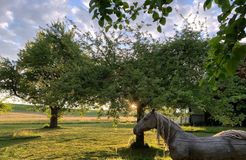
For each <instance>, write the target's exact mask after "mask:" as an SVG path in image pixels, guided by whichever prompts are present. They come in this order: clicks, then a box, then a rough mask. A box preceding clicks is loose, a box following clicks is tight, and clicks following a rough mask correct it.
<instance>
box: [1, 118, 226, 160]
mask: <svg viewBox="0 0 246 160" xmlns="http://www.w3.org/2000/svg"><path fill="white" fill-rule="evenodd" d="M61 126H62V128H61V129H55V130H51V129H42V127H43V124H42V123H31V122H30V123H12V124H10V123H8V124H5V123H1V124H0V159H1V160H5V159H6V160H9V159H11V160H12V159H95V160H96V159H146V160H147V159H170V158H163V148H162V145H161V146H158V145H157V142H156V134H155V131H149V132H146V142H147V143H148V144H149V145H150V147H151V148H150V149H145V150H132V149H129V144H130V143H131V140H132V139H133V137H134V136H133V134H132V127H133V124H132V123H120V124H119V125H118V127H117V128H115V127H113V126H112V123H111V122H93V121H92V122H71V123H68V122H66V123H62V124H61ZM184 129H185V130H186V131H192V132H193V133H195V134H196V135H199V136H208V135H211V134H214V133H217V132H218V131H221V130H224V129H228V128H223V127H210V128H203V127H184Z"/></svg>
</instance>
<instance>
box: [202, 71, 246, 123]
mask: <svg viewBox="0 0 246 160" xmlns="http://www.w3.org/2000/svg"><path fill="white" fill-rule="evenodd" d="M245 91H246V87H245V80H243V79H241V78H239V77H237V76H234V77H231V78H227V80H224V81H222V80H221V81H220V83H219V87H218V90H216V91H213V90H211V89H207V90H206V94H207V98H208V97H209V98H208V99H207V100H208V101H207V102H206V104H207V106H205V109H206V110H207V111H208V112H209V113H210V114H211V115H212V116H213V118H214V119H215V120H218V121H220V122H221V123H222V124H223V125H229V126H235V125H239V126H241V125H242V122H243V121H245V120H246V107H245V100H246V95H245ZM205 99H206V98H204V101H205Z"/></svg>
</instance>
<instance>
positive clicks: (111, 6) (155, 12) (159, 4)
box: [89, 0, 246, 84]
mask: <svg viewBox="0 0 246 160" xmlns="http://www.w3.org/2000/svg"><path fill="white" fill-rule="evenodd" d="M171 2H172V0H165V1H163V0H144V1H143V3H140V2H137V1H134V2H126V1H122V0H107V2H105V1H100V0H91V1H90V9H89V12H93V17H92V19H95V18H96V19H98V24H99V25H100V26H101V27H104V26H106V27H105V29H106V31H107V30H109V28H110V27H111V26H113V27H114V28H115V29H117V28H119V29H122V28H123V27H122V26H124V25H125V24H129V23H130V20H133V21H134V20H135V19H136V18H137V16H139V14H140V13H141V14H142V13H143V14H149V15H151V16H152V19H153V22H156V23H157V31H158V32H161V31H162V27H161V26H162V25H165V23H166V17H167V16H168V15H169V13H170V12H171V11H172V7H171V6H170V5H169V4H170V3H171ZM213 2H215V3H216V4H217V6H218V7H219V8H220V9H221V10H222V13H221V14H220V15H218V16H217V18H218V21H219V23H220V30H219V32H218V33H217V36H216V37H214V38H213V39H211V41H210V46H211V49H210V53H209V56H208V61H207V66H206V68H207V74H206V76H205V77H204V81H205V80H208V81H209V82H211V84H215V81H216V79H217V78H224V77H225V76H227V75H230V74H233V73H234V72H235V70H236V69H237V67H238V64H240V63H241V62H242V60H244V58H245V54H246V45H245V44H240V43H239V41H240V40H241V39H243V38H245V34H246V33H245V26H246V19H245V13H246V3H245V1H244V0H233V1H229V0H206V1H205V2H204V9H210V8H211V6H212V3H213ZM113 17H116V18H113ZM105 22H107V24H106V23H105Z"/></svg>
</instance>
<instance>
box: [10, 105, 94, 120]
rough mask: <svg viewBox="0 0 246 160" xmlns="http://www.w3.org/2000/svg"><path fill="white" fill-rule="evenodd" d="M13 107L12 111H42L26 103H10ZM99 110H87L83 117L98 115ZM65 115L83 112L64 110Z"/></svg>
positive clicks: (76, 114)
mask: <svg viewBox="0 0 246 160" xmlns="http://www.w3.org/2000/svg"><path fill="white" fill-rule="evenodd" d="M9 105H10V106H11V108H12V110H11V111H12V112H26V113H28V112H36V113H42V112H41V111H39V110H38V108H37V107H35V106H34V105H26V104H9ZM97 112H98V111H97V110H90V111H87V112H86V113H85V114H83V115H82V116H83V117H97ZM64 115H69V116H81V112H80V111H79V110H71V111H69V112H68V111H66V112H64Z"/></svg>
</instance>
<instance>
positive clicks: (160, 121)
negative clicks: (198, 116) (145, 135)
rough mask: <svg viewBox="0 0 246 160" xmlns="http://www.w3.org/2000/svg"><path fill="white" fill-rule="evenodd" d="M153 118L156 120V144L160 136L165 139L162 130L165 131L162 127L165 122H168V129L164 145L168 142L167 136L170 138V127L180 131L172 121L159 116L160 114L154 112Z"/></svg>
mask: <svg viewBox="0 0 246 160" xmlns="http://www.w3.org/2000/svg"><path fill="white" fill-rule="evenodd" d="M155 116H156V120H157V139H158V142H159V140H160V136H162V137H163V138H164V137H165V133H164V129H165V125H164V122H165V121H167V122H168V126H167V127H168V128H167V132H168V133H167V137H165V138H166V140H165V141H166V143H167V142H168V140H169V138H170V137H169V136H170V128H171V126H175V128H176V129H177V130H182V129H181V127H180V126H179V125H178V124H177V123H175V122H174V121H172V120H170V119H169V118H167V117H166V116H164V115H161V114H160V113H158V112H155Z"/></svg>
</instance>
